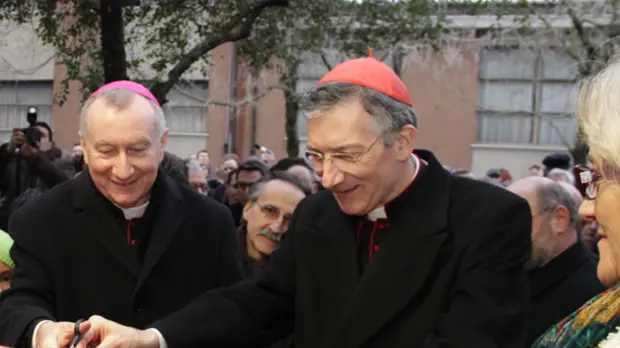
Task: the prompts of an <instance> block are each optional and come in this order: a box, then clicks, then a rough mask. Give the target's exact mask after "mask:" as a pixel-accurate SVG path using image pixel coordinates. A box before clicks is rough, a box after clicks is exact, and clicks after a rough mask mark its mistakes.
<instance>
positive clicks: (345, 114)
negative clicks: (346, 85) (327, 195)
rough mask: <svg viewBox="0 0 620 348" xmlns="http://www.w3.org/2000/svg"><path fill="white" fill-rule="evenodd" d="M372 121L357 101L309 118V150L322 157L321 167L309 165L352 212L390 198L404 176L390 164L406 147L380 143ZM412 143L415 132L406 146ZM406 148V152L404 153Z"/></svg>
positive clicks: (398, 161) (361, 212)
mask: <svg viewBox="0 0 620 348" xmlns="http://www.w3.org/2000/svg"><path fill="white" fill-rule="evenodd" d="M371 120H372V119H371V116H370V115H369V114H368V113H367V112H366V111H365V110H364V108H363V106H362V105H361V103H360V102H359V101H357V100H355V101H352V102H348V103H343V104H340V105H337V106H335V107H333V108H332V109H331V110H329V111H328V112H327V113H325V115H323V116H320V117H317V118H313V119H310V120H308V146H307V148H308V150H311V151H314V152H317V153H320V154H321V155H323V157H324V158H326V159H325V160H324V161H323V162H322V168H318V167H317V165H316V164H313V165H314V166H315V170H316V171H317V174H318V175H319V176H321V178H322V184H323V187H325V188H326V189H328V190H330V191H332V193H333V194H334V197H335V198H336V200H337V201H338V204H339V205H340V208H341V209H342V211H343V212H345V213H347V214H350V215H364V214H367V213H369V212H370V211H372V210H373V209H375V208H376V207H377V206H379V205H381V204H383V203H385V202H386V201H388V199H389V197H390V195H392V191H393V188H394V186H395V185H396V183H397V182H398V181H399V180H402V175H401V173H397V171H395V170H394V169H393V168H394V167H398V165H400V164H401V163H402V161H408V160H410V159H409V158H410V156H411V153H410V152H409V150H408V149H409V148H408V147H401V146H391V147H386V146H384V144H383V141H382V139H381V137H380V136H379V135H378V134H377V132H376V131H375V130H374V129H373V127H372V122H371ZM413 134H415V133H413ZM389 136H392V134H390V135H389ZM396 136H397V134H394V137H396ZM414 141H415V136H413V138H412V139H411V142H410V145H413V142H414ZM397 147H400V150H399V152H397V150H396V148H397ZM403 149H405V150H404V151H403ZM404 152H409V153H408V154H405V155H404V157H403V153H404Z"/></svg>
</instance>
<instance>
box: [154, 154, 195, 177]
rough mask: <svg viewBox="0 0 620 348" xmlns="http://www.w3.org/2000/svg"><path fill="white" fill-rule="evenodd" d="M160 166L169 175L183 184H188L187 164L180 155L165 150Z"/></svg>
mask: <svg viewBox="0 0 620 348" xmlns="http://www.w3.org/2000/svg"><path fill="white" fill-rule="evenodd" d="M161 167H162V169H163V170H164V172H165V173H166V174H168V176H169V177H171V178H173V179H174V180H176V181H178V182H181V183H183V184H185V185H187V184H189V172H188V169H187V165H185V161H184V160H183V159H182V158H181V157H179V156H177V155H174V154H172V153H170V152H167V151H165V152H164V158H163V160H162V161H161Z"/></svg>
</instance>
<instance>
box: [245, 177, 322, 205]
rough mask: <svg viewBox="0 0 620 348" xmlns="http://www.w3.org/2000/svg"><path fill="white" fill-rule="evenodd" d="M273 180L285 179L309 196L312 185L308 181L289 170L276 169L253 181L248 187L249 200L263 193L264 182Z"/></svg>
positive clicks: (253, 199)
mask: <svg viewBox="0 0 620 348" xmlns="http://www.w3.org/2000/svg"><path fill="white" fill-rule="evenodd" d="M273 180H280V181H285V182H287V183H289V184H291V185H293V186H295V187H296V188H298V189H299V190H300V191H302V192H303V193H304V194H305V195H306V196H309V195H311V194H312V187H310V186H309V185H308V183H306V182H305V181H303V180H301V179H299V178H298V177H297V176H295V175H293V174H291V173H289V172H286V171H282V170H276V171H274V172H270V173H269V174H268V175H266V176H264V177H262V178H260V179H259V180H258V181H257V182H255V183H254V184H253V185H252V186H251V187H250V190H249V192H248V199H249V200H250V201H256V200H257V199H258V197H260V195H261V194H262V193H263V187H264V186H265V184H266V183H268V182H270V181H273Z"/></svg>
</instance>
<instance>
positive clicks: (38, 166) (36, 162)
mask: <svg viewBox="0 0 620 348" xmlns="http://www.w3.org/2000/svg"><path fill="white" fill-rule="evenodd" d="M7 147H8V144H2V145H1V146H0V192H1V196H2V205H1V209H0V229H4V230H6V229H7V225H8V222H9V217H10V216H9V214H10V206H11V204H12V203H13V201H14V200H15V199H16V198H17V197H18V196H19V195H20V194H21V193H23V192H24V191H26V190H27V189H35V188H36V189H38V190H39V191H46V190H48V189H50V188H52V187H54V186H56V185H58V184H60V183H61V182H63V181H67V180H69V179H70V177H69V176H68V175H67V173H65V172H64V171H63V170H62V169H61V168H60V167H59V166H58V165H57V162H58V161H59V160H61V158H62V151H61V150H60V149H58V148H52V149H51V150H49V151H46V152H43V151H39V152H36V153H35V154H33V155H32V156H29V157H25V156H17V155H15V154H14V153H13V152H9V151H8V150H7Z"/></svg>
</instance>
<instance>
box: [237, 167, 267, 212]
mask: <svg viewBox="0 0 620 348" xmlns="http://www.w3.org/2000/svg"><path fill="white" fill-rule="evenodd" d="M260 178H261V173H260V171H258V170H252V171H246V170H242V171H240V172H239V176H238V177H237V181H236V182H235V187H236V188H237V189H239V197H238V200H239V203H241V204H245V203H246V202H247V201H248V190H249V188H250V186H252V184H254V183H255V182H257V181H258V179H260Z"/></svg>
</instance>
